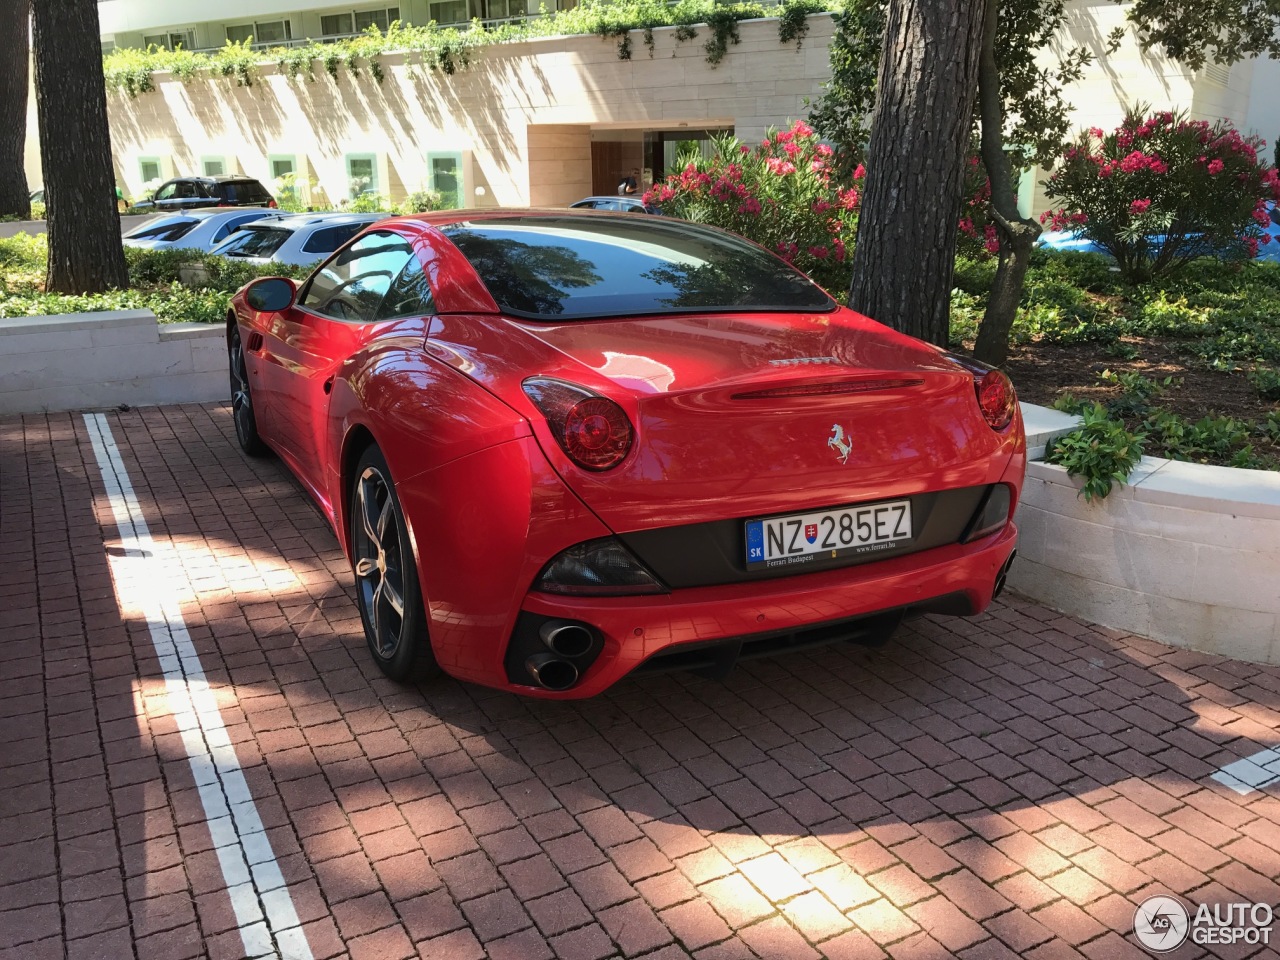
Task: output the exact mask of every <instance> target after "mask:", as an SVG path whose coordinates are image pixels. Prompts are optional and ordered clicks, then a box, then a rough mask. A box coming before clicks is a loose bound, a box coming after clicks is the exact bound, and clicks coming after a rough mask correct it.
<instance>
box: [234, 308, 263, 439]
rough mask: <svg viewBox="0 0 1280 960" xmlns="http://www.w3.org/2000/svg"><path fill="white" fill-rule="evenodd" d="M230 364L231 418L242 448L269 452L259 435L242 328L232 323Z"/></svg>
mask: <svg viewBox="0 0 1280 960" xmlns="http://www.w3.org/2000/svg"><path fill="white" fill-rule="evenodd" d="M227 361H228V363H227V365H228V366H229V367H230V372H231V419H232V420H233V421H234V422H235V425H236V440H237V441H238V442H239V444H240V449H241V450H243V451H244V452H245V453H247V454H248V455H249V456H251V457H263V456H266V455H267V452H268V451H267V445H266V444H265V443H263V442H262V437H260V436H259V435H258V419H257V417H256V416H254V413H253V397H252V396H251V395H250V393H249V371H248V369H247V368H246V367H245V363H244V345H243V344H242V343H241V342H240V327H239V326H238V325H237V324H235V323H232V325H231V336H230V338H229V339H228V341H227Z"/></svg>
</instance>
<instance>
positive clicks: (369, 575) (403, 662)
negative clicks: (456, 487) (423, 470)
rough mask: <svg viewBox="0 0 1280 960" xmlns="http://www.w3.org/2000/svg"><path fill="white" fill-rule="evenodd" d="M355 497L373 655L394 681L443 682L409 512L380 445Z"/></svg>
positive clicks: (355, 549) (361, 466) (354, 524)
mask: <svg viewBox="0 0 1280 960" xmlns="http://www.w3.org/2000/svg"><path fill="white" fill-rule="evenodd" d="M350 496H351V512H350V514H349V516H350V517H351V522H350V527H351V569H352V572H353V573H354V574H355V579H356V604H357V606H358V607H359V608H360V621H361V623H363V624H364V636H365V640H366V641H367V642H368V644H369V652H370V653H371V654H372V655H373V660H374V662H375V663H376V664H377V665H378V668H379V669H380V670H381V671H382V672H383V673H385V674H386V675H387V676H388V677H390V678H391V679H392V680H396V681H400V682H406V681H413V680H426V679H430V678H432V677H435V676H438V675H439V673H440V668H439V666H438V665H437V664H436V660H435V656H434V655H433V654H432V652H431V639H430V637H428V635H427V617H426V612H425V610H424V608H423V603H422V588H421V587H420V586H419V584H418V567H417V564H416V563H415V562H414V559H413V547H412V545H411V544H410V543H409V533H408V527H407V525H406V524H405V522H404V511H403V509H401V507H400V498H399V497H397V496H396V490H395V484H394V483H393V482H392V479H391V471H390V469H388V467H387V461H386V458H385V457H383V455H382V451H381V450H379V449H378V447H377V446H376V445H371V446H369V447H368V448H367V449H366V450H365V451H364V453H362V454H361V455H360V459H359V460H358V461H357V463H356V468H355V478H354V480H353V482H352V484H351V494H350Z"/></svg>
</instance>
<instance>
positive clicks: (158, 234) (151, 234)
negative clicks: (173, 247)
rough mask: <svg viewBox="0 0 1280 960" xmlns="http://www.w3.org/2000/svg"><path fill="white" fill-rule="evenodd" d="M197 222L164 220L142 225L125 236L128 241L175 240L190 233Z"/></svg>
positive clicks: (190, 220) (185, 219)
mask: <svg viewBox="0 0 1280 960" xmlns="http://www.w3.org/2000/svg"><path fill="white" fill-rule="evenodd" d="M199 222H200V221H199V220H192V219H187V218H183V219H181V220H174V219H170V218H165V219H164V220H161V221H158V222H155V223H144V224H143V225H142V226H140V227H139V228H138V229H137V230H134V231H133V232H132V233H127V234H125V237H126V238H127V239H129V240H177V239H179V238H180V237H185V236H186V235H187V234H188V233H190V232H191V231H192V229H193V228H194V227H195V225H196V224H197V223H199Z"/></svg>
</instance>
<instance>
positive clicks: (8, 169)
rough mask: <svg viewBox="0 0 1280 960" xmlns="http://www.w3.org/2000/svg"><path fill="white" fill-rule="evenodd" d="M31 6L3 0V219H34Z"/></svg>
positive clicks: (0, 27) (0, 155)
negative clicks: (28, 154)
mask: <svg viewBox="0 0 1280 960" xmlns="http://www.w3.org/2000/svg"><path fill="white" fill-rule="evenodd" d="M30 23H31V7H30V6H29V5H28V4H27V2H26V0H0V37H3V38H4V40H3V41H0V117H4V118H5V120H4V122H3V123H0V217H17V218H18V219H19V220H26V219H28V218H29V217H30V216H31V200H30V191H29V189H28V186H27V171H26V168H25V167H24V165H23V157H24V153H25V151H26V143H27V59H28V57H30V56H31V43H30V40H29V38H30V31H29V27H30Z"/></svg>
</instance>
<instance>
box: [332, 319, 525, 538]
mask: <svg viewBox="0 0 1280 960" xmlns="http://www.w3.org/2000/svg"><path fill="white" fill-rule="evenodd" d="M420 347H421V340H420V339H414V340H412V341H407V340H403V339H392V340H383V341H379V342H378V344H377V345H376V346H375V347H373V348H372V349H370V350H367V351H361V352H359V353H357V354H356V355H354V356H353V357H352V358H351V359H350V360H348V361H347V362H346V363H345V364H343V366H342V368H341V370H340V371H339V373H338V375H337V376H336V377H335V379H334V383H333V388H332V392H331V394H330V399H329V415H328V421H327V424H328V451H329V453H328V455H327V456H326V458H325V460H326V465H327V470H328V488H329V493H330V498H331V499H330V502H331V503H333V504H335V508H334V511H333V513H334V516H333V517H332V520H333V525H334V529H335V531H336V533H337V534H338V538H339V540H340V541H341V543H342V547H343V550H344V551H347V552H348V553H349V550H350V545H349V537H348V524H347V519H348V518H347V512H348V509H349V503H348V500H349V496H348V491H349V490H350V489H351V483H352V481H353V480H354V477H353V476H352V473H353V471H354V468H355V464H356V461H357V460H358V459H359V456H360V453H361V452H362V451H363V450H364V448H365V447H366V446H368V445H369V444H370V443H376V444H377V445H378V447H379V448H380V449H381V450H382V453H383V456H385V457H386V459H387V465H388V466H389V467H390V468H391V475H392V477H393V478H394V481H395V484H396V487H397V489H399V487H400V486H401V485H402V484H403V483H405V482H407V481H409V480H411V479H412V478H414V477H416V476H417V475H419V474H422V473H425V472H428V471H431V470H435V469H438V468H439V467H441V466H443V465H445V464H447V463H450V462H451V461H454V460H457V459H459V458H461V457H465V456H468V455H469V454H472V453H475V452H476V451H478V450H483V449H485V448H486V447H490V446H494V445H495V444H500V443H505V442H507V441H510V440H514V439H517V438H519V437H523V436H527V435H528V434H529V425H528V423H527V422H526V421H525V420H524V418H523V417H521V416H520V415H519V414H517V413H516V412H515V411H513V410H511V408H509V407H508V406H506V405H505V404H504V403H502V402H501V401H500V400H498V399H496V398H495V397H494V396H493V395H492V394H490V393H489V392H487V391H486V390H485V389H484V388H483V387H481V386H479V385H478V384H476V383H474V382H473V381H471V380H468V379H467V378H466V377H464V376H462V375H461V374H459V373H457V372H456V371H454V370H451V369H449V368H448V367H446V366H444V365H443V364H440V363H438V362H436V361H434V360H432V359H431V358H429V357H427V356H426V355H425V354H423V352H422V350H421V349H420ZM406 519H407V520H408V521H409V523H410V524H412V522H413V521H412V518H406ZM410 533H412V530H410ZM416 549H417V546H416V543H415V551H416Z"/></svg>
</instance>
